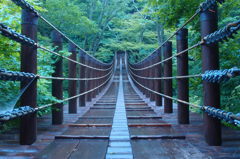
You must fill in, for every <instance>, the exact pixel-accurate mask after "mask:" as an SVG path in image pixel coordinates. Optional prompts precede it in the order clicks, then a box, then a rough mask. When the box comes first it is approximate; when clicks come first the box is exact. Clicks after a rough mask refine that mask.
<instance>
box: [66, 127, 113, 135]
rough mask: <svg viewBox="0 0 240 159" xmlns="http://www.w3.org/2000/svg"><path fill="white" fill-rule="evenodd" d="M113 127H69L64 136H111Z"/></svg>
mask: <svg viewBox="0 0 240 159" xmlns="http://www.w3.org/2000/svg"><path fill="white" fill-rule="evenodd" d="M110 131H111V127H69V128H68V129H67V131H65V132H64V133H63V135H89V136H91V135H92V136H98V135H104V136H108V135H110Z"/></svg>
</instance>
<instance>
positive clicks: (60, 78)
mask: <svg viewBox="0 0 240 159" xmlns="http://www.w3.org/2000/svg"><path fill="white" fill-rule="evenodd" d="M112 71H113V70H112V69H111V71H109V72H108V73H107V74H106V75H104V76H100V77H94V78H67V77H48V76H40V75H38V78H39V79H46V80H68V81H88V80H89V81H93V80H99V79H103V78H105V77H107V76H108V75H110V74H111V73H112Z"/></svg>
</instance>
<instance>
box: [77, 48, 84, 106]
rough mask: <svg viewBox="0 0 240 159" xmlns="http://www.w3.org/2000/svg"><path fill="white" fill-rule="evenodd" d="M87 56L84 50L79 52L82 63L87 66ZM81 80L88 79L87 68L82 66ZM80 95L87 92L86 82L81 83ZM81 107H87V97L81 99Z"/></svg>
mask: <svg viewBox="0 0 240 159" xmlns="http://www.w3.org/2000/svg"><path fill="white" fill-rule="evenodd" d="M85 56H86V55H85V54H84V52H83V51H82V50H80V51H79V58H80V60H79V61H80V62H81V63H83V64H86V59H85ZM80 78H86V67H84V66H80ZM79 89H80V90H79V94H81V93H83V92H85V90H86V81H82V80H81V81H79ZM79 106H80V107H84V106H86V95H82V96H80V97H79Z"/></svg>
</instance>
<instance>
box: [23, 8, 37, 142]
mask: <svg viewBox="0 0 240 159" xmlns="http://www.w3.org/2000/svg"><path fill="white" fill-rule="evenodd" d="M37 23H38V17H36V16H35V15H34V14H33V13H31V12H29V11H27V10H24V9H23V10H22V34H23V35H26V36H27V37H29V38H31V39H33V40H35V41H37ZM21 71H22V72H29V73H34V74H36V73H37V48H36V47H31V46H27V45H24V44H22V45H21ZM27 84H28V82H21V88H24V87H26V85H27ZM21 105H22V106H31V107H32V108H36V107H37V81H34V82H33V83H32V84H31V86H30V87H29V88H28V89H27V90H26V92H25V93H24V94H23V96H22V97H21ZM36 138H37V115H36V113H32V114H29V115H26V116H24V117H21V120H20V144H21V145H31V144H33V143H34V142H35V141H36Z"/></svg>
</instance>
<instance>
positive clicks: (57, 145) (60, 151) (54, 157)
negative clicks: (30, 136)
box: [35, 140, 79, 159]
mask: <svg viewBox="0 0 240 159" xmlns="http://www.w3.org/2000/svg"><path fill="white" fill-rule="evenodd" d="M78 144H79V140H55V141H54V142H53V143H51V144H50V145H49V146H47V147H46V148H45V149H44V150H43V151H41V152H40V153H39V154H38V155H37V156H36V157H35V158H37V159H63V158H69V157H70V155H71V153H72V152H73V150H74V149H75V147H77V145H78Z"/></svg>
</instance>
